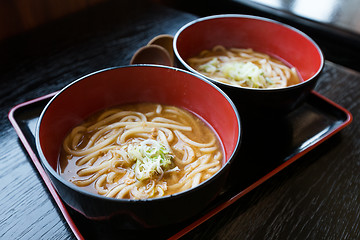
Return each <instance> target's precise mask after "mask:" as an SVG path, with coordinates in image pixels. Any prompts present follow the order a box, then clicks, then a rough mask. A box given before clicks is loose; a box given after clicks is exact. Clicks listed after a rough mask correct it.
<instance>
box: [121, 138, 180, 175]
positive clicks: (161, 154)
mask: <svg viewBox="0 0 360 240" xmlns="http://www.w3.org/2000/svg"><path fill="white" fill-rule="evenodd" d="M127 152H128V156H129V158H130V159H132V160H133V161H135V168H134V171H135V177H136V178H137V179H138V180H139V181H142V180H146V179H149V178H152V177H153V176H156V175H162V174H163V173H164V171H166V170H167V169H169V168H170V167H171V164H172V161H171V160H172V158H173V156H172V154H171V153H170V152H169V151H168V150H167V149H166V148H165V147H164V146H163V145H162V144H160V143H159V142H157V141H155V140H152V139H148V140H145V141H142V142H140V144H129V145H128V149H127Z"/></svg>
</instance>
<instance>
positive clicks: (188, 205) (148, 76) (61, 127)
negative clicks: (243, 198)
mask: <svg viewBox="0 0 360 240" xmlns="http://www.w3.org/2000/svg"><path fill="white" fill-rule="evenodd" d="M138 102H155V103H160V104H167V105H173V106H177V107H180V108H184V109H187V110H189V111H190V112H193V113H194V114H196V115H197V116H199V117H200V118H202V119H203V120H204V121H205V122H207V123H208V124H209V125H210V126H211V127H212V128H213V129H214V131H216V133H217V135H218V137H219V140H220V142H221V143H222V145H223V149H224V155H225V159H224V160H225V162H224V164H223V166H222V168H221V169H220V170H219V172H217V173H216V174H215V175H214V176H213V177H211V178H210V179H208V180H207V181H205V182H203V183H201V184H200V185H198V186H197V187H195V188H192V189H189V190H187V191H184V192H180V193H177V194H173V195H170V196H164V197H161V198H154V199H146V200H130V199H114V198H108V197H104V196H101V195H97V194H93V193H90V192H87V191H85V190H82V189H81V188H79V187H77V186H76V185H74V184H73V183H71V182H68V181H67V180H65V179H63V178H62V177H61V176H60V175H59V174H58V172H57V165H58V159H59V153H60V149H61V147H62V143H63V140H64V138H65V136H66V135H67V134H68V133H69V131H70V130H71V129H72V128H73V127H75V126H76V125H78V124H80V123H81V122H82V121H84V120H85V119H86V118H87V117H89V116H90V115H92V114H93V113H95V112H98V111H100V110H102V109H106V108H109V107H112V106H116V105H121V104H128V103H138ZM240 140H241V124H240V117H239V114H238V112H237V109H236V107H235V105H234V104H233V102H232V101H231V100H230V98H229V97H228V96H227V95H226V94H224V92H223V91H222V90H221V89H219V88H218V87H217V86H215V85H214V84H212V83H211V82H209V81H207V80H206V79H204V78H202V77H199V76H198V75H195V74H193V73H189V72H187V71H184V70H179V69H176V68H171V67H165V66H155V65H132V66H124V67H116V68H109V69H105V70H101V71H98V72H95V73H92V74H89V75H87V76H84V77H82V78H80V79H78V80H76V81H74V82H73V83H71V84H69V85H68V86H66V87H65V88H64V89H62V90H61V91H60V92H59V93H57V94H56V95H55V96H54V97H53V98H52V99H51V100H50V102H49V103H48V104H47V105H46V107H45V108H44V110H43V112H42V113H41V115H40V118H39V121H38V124H37V128H36V147H37V151H38V153H39V156H40V160H41V163H42V165H43V167H44V169H45V170H46V173H47V174H48V175H49V177H50V179H51V181H52V184H53V185H54V187H55V189H56V190H57V192H58V194H59V196H60V197H61V199H62V200H63V201H64V202H65V203H66V204H67V205H68V206H70V207H71V208H72V209H74V210H75V211H77V212H78V213H80V214H81V215H83V216H85V217H86V218H89V219H95V220H111V219H114V221H117V222H116V224H115V225H116V227H117V228H119V229H144V228H155V227H160V226H166V225H170V224H175V223H179V222H181V221H184V220H186V219H189V218H191V217H193V216H195V215H196V214H198V213H199V212H201V211H202V210H204V208H205V207H206V206H208V204H209V203H210V202H211V201H212V200H214V198H216V196H217V195H218V194H219V192H220V191H221V190H222V189H223V188H224V185H225V182H226V178H227V175H228V173H229V170H230V168H231V166H232V163H233V162H234V161H235V156H236V153H237V151H238V149H239V145H240Z"/></svg>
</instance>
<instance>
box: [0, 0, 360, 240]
mask: <svg viewBox="0 0 360 240" xmlns="http://www.w3.org/2000/svg"><path fill="white" fill-rule="evenodd" d="M196 18H197V16H195V15H193V14H189V13H185V12H182V11H178V10H174V9H171V8H168V7H164V6H161V5H157V4H152V3H150V2H148V1H141V0H132V1H130V0H126V1H113V2H110V3H104V4H100V5H98V6H97V7H96V8H89V9H87V10H86V11H84V12H82V13H79V14H76V15H73V16H69V17H67V18H64V19H62V20H58V21H55V22H54V23H53V24H51V25H48V26H42V27H40V28H37V29H34V30H32V31H30V32H28V33H26V34H24V35H21V36H18V37H16V38H12V39H11V41H10V40H9V41H5V42H3V43H1V44H0V68H1V71H0V111H1V115H0V126H1V131H0V182H1V183H2V184H1V185H0V203H1V204H0V239H75V237H74V235H73V234H72V232H71V230H70V228H69V227H68V225H67V224H66V222H65V221H64V219H63V217H62V215H61V213H60V212H59V210H58V209H57V207H56V204H55V203H54V201H53V200H52V198H51V195H50V194H49V192H48V190H47V189H46V187H45V185H44V184H43V182H42V179H41V178H40V176H39V174H38V173H37V170H36V169H35V167H34V166H33V164H32V162H31V160H30V159H29V156H28V155H27V153H26V151H25V150H24V149H23V147H22V144H21V143H20V141H19V139H18V137H17V135H16V133H15V131H14V130H13V128H12V126H11V125H10V122H9V120H8V119H7V116H6V115H7V113H8V112H9V110H10V109H11V107H13V106H14V105H16V104H19V103H22V102H24V101H27V100H30V99H33V98H36V97H39V96H42V95H45V94H48V93H51V92H53V91H56V90H59V89H60V88H62V87H64V86H65V85H67V84H68V83H70V82H71V81H73V80H75V79H77V78H79V77H81V76H83V75H85V74H88V73H91V72H93V71H97V70H99V69H102V68H106V67H112V66H118V65H124V64H128V62H129V61H130V59H131V56H132V54H133V53H134V52H135V51H136V50H137V49H138V48H139V47H141V46H143V45H145V44H146V43H147V42H148V41H149V40H150V39H151V38H152V37H154V36H156V35H158V34H163V33H168V34H174V33H175V32H176V30H177V29H178V28H180V27H181V26H182V25H183V24H185V23H187V22H188V21H191V20H193V19H196ZM316 90H317V91H319V92H320V93H321V94H323V95H325V96H326V97H328V98H330V99H331V100H333V101H335V102H336V103H339V104H340V105H342V106H343V107H345V108H347V109H348V110H349V111H350V112H351V113H352V114H353V117H354V121H353V123H352V124H351V125H350V126H348V127H346V128H345V129H344V130H343V131H341V132H340V133H339V134H337V135H336V136H334V137H332V138H331V139H329V140H328V141H326V142H324V143H322V144H321V145H320V146H319V147H318V148H316V149H315V150H313V151H311V152H310V153H308V154H306V155H305V156H304V157H302V158H301V159H299V160H298V161H297V162H296V163H295V164H293V165H291V166H289V167H288V168H286V169H285V170H283V171H282V172H280V173H279V174H277V175H276V176H275V177H273V178H271V179H270V180H268V181H267V182H265V183H264V184H263V185H261V186H260V187H258V188H256V189H255V190H254V191H252V192H251V193H249V194H248V195H246V196H245V197H243V198H241V199H240V200H239V201H237V202H236V203H235V204H233V205H232V206H230V207H229V208H227V209H225V210H224V211H222V212H221V213H219V214H218V215H216V216H215V217H213V218H211V219H210V220H209V221H207V222H205V223H204V224H202V225H200V226H199V227H198V228H196V229H195V230H193V231H191V232H190V233H189V234H187V235H186V236H184V237H183V238H184V239H330V240H331V239H334V240H335V239H336V240H337V239H349V240H350V239H351V240H352V239H360V199H359V196H360V195H359V192H360V174H359V172H360V157H359V151H360V150H359V149H360V146H359V145H360V139H359V137H358V136H359V135H360V129H359V127H360V125H359V122H358V119H359V118H360V108H359V99H360V73H358V72H356V71H353V70H350V69H348V68H345V67H342V66H340V65H337V64H334V63H332V62H329V61H327V62H326V65H325V69H324V71H323V73H322V74H321V77H320V79H319V84H318V85H317V88H316ZM158 237H159V239H161V238H162V237H163V236H158Z"/></svg>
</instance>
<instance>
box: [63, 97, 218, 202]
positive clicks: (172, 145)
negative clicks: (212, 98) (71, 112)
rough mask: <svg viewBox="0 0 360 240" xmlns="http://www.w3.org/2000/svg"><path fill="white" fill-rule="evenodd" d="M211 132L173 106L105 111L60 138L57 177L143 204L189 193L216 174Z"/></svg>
mask: <svg viewBox="0 0 360 240" xmlns="http://www.w3.org/2000/svg"><path fill="white" fill-rule="evenodd" d="M222 161H223V152H222V148H221V146H220V143H219V141H218V139H217V137H216V135H215V134H214V132H213V131H212V130H211V129H210V128H209V127H208V126H207V125H206V124H205V123H204V122H203V121H202V120H200V119H199V118H197V117H195V116H194V115H193V114H191V113H189V112H187V111H185V110H183V109H180V108H177V107H173V106H166V105H159V104H152V103H141V104H134V105H126V106H121V108H115V109H109V110H106V111H104V112H102V113H101V114H98V115H96V116H93V117H92V118H90V119H88V120H87V121H85V122H84V123H83V124H81V125H79V126H77V127H75V128H74V129H73V130H72V131H71V132H70V134H69V135H68V136H67V137H66V138H65V140H64V144H63V149H62V152H61V154H60V160H59V165H58V172H59V173H60V175H62V176H63V177H64V178H65V179H67V180H69V181H70V182H72V183H74V184H75V185H77V186H79V187H82V188H84V189H86V190H87V191H90V192H93V193H98V194H100V195H103V196H107V197H112V198H128V199H145V198H156V197H161V196H165V195H170V194H174V193H177V192H181V191H184V190H186V189H189V188H192V187H195V186H197V185H199V184H200V183H201V182H203V181H205V180H207V179H209V178H210V177H211V176H213V175H214V174H215V173H216V172H217V171H219V170H220V168H221V166H222Z"/></svg>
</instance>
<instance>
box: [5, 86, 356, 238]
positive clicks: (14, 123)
mask: <svg viewBox="0 0 360 240" xmlns="http://www.w3.org/2000/svg"><path fill="white" fill-rule="evenodd" d="M56 93H57V92H53V93H50V94H47V95H44V96H41V97H38V98H34V99H31V100H29V101H26V102H23V103H20V104H18V105H16V106H14V107H13V108H11V109H10V111H9V114H8V118H9V120H10V122H11V124H12V126H13V127H14V129H15V131H16V133H17V135H18V137H19V139H20V141H21V142H22V144H23V145H24V147H25V149H26V151H27V152H28V154H29V156H30V158H31V160H32V161H33V163H34V165H35V167H36V169H37V170H38V172H39V173H40V175H41V177H42V179H43V180H44V182H45V184H46V186H47V188H48V190H49V191H50V194H51V195H52V197H53V198H54V200H55V202H56V204H57V205H58V207H59V209H60V211H61V213H62V215H63V217H64V218H65V220H66V222H67V223H68V225H69V227H70V229H71V230H72V232H73V234H74V235H75V237H76V238H77V239H79V240H83V239H84V237H83V236H82V234H81V233H80V231H79V229H78V228H77V226H76V224H75V222H74V221H73V219H72V218H71V216H70V214H69V212H68V211H67V209H66V207H65V204H64V203H63V201H62V200H61V198H60V196H59V195H58V194H57V192H56V190H55V188H54V186H53V185H52V183H51V180H50V179H49V177H48V175H47V174H46V172H45V170H44V168H43V167H42V165H41V163H40V161H39V159H38V158H37V156H36V154H35V152H34V151H33V149H32V147H31V146H30V144H29V142H28V140H27V139H26V137H25V135H24V133H23V132H22V130H21V128H20V126H19V125H18V123H17V121H16V119H15V116H14V114H15V112H16V110H18V109H20V108H22V107H25V106H27V105H31V104H34V103H36V102H39V101H41V100H45V99H48V98H51V97H53V96H54V95H56ZM311 93H312V94H314V95H315V96H317V97H319V98H321V99H322V100H324V101H325V102H328V103H329V104H331V105H333V106H334V107H336V108H337V109H339V110H340V111H342V112H344V113H345V114H346V116H347V118H346V119H345V120H344V121H343V122H342V124H340V125H339V126H338V127H337V128H335V129H333V130H332V131H330V132H329V133H328V134H327V135H326V136H324V137H323V138H321V139H320V140H319V141H318V142H317V143H316V144H314V145H312V146H309V147H308V148H306V149H305V150H303V151H301V152H299V153H297V154H296V155H294V156H292V157H291V158H289V159H288V160H287V161H285V162H284V163H282V164H281V165H279V166H277V167H276V168H275V169H273V170H272V171H270V172H269V173H267V174H266V175H264V176H263V177H261V178H260V179H258V180H257V181H255V182H254V183H253V184H251V185H250V186H248V187H247V188H245V189H244V190H242V191H240V192H239V193H237V194H235V195H234V196H232V197H231V198H230V199H228V200H227V201H225V202H222V203H221V204H219V205H217V206H216V207H215V208H213V209H212V210H210V211H209V212H207V213H206V214H204V215H203V216H201V217H200V218H198V219H197V220H195V221H194V222H192V223H191V224H189V225H187V226H186V227H185V228H183V229H182V230H180V231H178V232H177V233H175V234H174V235H173V236H171V237H170V238H168V239H169V240H176V239H179V238H180V237H182V236H184V235H186V234H187V233H189V232H190V231H191V230H193V229H195V228H196V227H198V226H199V225H201V224H202V223H204V222H206V221H207V220H208V219H210V218H211V217H213V216H215V215H216V214H217V213H219V212H221V211H222V210H224V209H225V208H227V207H228V206H230V205H232V204H233V203H235V202H236V201H237V200H239V199H240V198H241V197H243V196H244V195H246V194H247V193H249V192H251V191H252V190H253V189H255V188H256V187H258V186H259V185H261V184H262V183H264V182H265V181H267V180H268V179H270V178H271V177H273V176H274V175H276V174H277V173H278V172H280V171H281V170H283V169H284V168H286V167H287V166H289V165H290V164H292V163H293V162H295V161H296V160H297V159H299V158H300V157H302V156H304V155H305V154H306V153H308V152H310V151H311V150H313V149H314V148H315V147H317V146H318V145H320V144H321V143H322V142H324V141H326V140H327V139H329V138H330V137H332V136H333V135H334V134H335V133H337V132H339V131H340V130H342V129H343V128H345V127H346V126H348V125H349V124H350V123H351V122H352V120H353V117H352V114H351V113H350V112H349V111H348V110H347V109H345V108H344V107H342V106H340V105H339V104H337V103H335V102H333V101H331V100H330V99H328V98H326V97H325V96H323V95H321V94H320V93H318V92H316V91H312V92H311Z"/></svg>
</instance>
